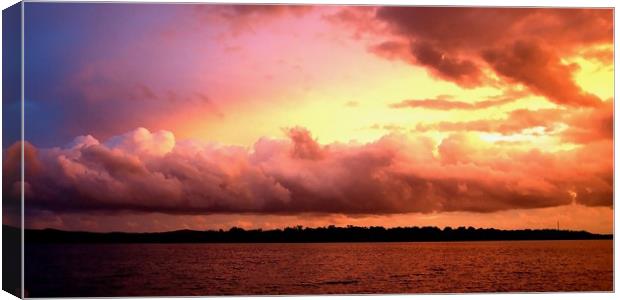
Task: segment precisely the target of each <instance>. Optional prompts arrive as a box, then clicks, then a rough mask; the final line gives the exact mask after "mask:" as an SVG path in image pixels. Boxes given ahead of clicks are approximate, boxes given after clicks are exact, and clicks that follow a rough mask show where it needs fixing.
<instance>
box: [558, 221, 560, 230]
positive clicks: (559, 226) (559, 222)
mask: <svg viewBox="0 0 620 300" xmlns="http://www.w3.org/2000/svg"><path fill="white" fill-rule="evenodd" d="M558 231H560V220H558Z"/></svg>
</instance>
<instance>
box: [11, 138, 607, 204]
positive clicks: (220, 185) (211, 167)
mask: <svg viewBox="0 0 620 300" xmlns="http://www.w3.org/2000/svg"><path fill="white" fill-rule="evenodd" d="M288 135H289V139H288V140H279V139H271V138H262V139H260V140H258V141H257V142H256V143H255V144H254V146H253V147H251V148H250V149H247V148H244V147H237V146H226V145H220V144H200V143H197V142H194V141H175V140H174V137H173V136H172V134H171V133H169V132H165V131H162V132H155V133H151V132H149V131H148V130H146V129H144V128H139V129H136V130H135V131H132V132H129V133H126V134H123V135H120V136H116V137H113V138H111V139H109V140H107V141H105V142H103V143H101V142H99V141H97V140H96V139H95V138H93V137H91V136H81V137H77V138H76V139H75V140H74V141H73V142H72V143H69V144H68V145H66V146H64V147H61V148H49V149H36V148H35V147H33V146H32V145H30V144H26V145H25V149H24V151H25V156H26V159H27V161H26V166H27V172H26V173H27V176H26V185H27V186H28V189H27V190H26V198H27V199H28V201H27V202H26V206H27V209H29V210H35V211H36V210H42V211H45V210H47V211H56V212H83V211H91V212H95V211H99V212H108V213H110V212H112V213H114V212H122V211H133V212H161V213H167V214H212V213H257V214H296V213H341V214H349V215H355V214H394V213H408V212H422V213H430V212H446V211H470V212H492V211H501V210H506V209H512V208H542V207H552V206H558V205H564V204H570V203H572V202H577V203H581V204H584V205H589V206H610V205H611V204H612V177H613V176H612V172H613V168H612V165H611V162H610V159H611V152H610V151H611V150H610V149H611V147H609V142H607V143H594V144H592V145H589V146H587V147H583V148H579V149H576V150H572V151H566V152H559V153H545V152H541V151H539V150H530V151H525V152H524V151H521V152H519V151H516V150H505V149H502V148H499V147H496V146H493V145H491V144H485V143H483V142H481V141H480V140H478V139H477V138H476V137H475V136H472V135H464V134H455V135H452V136H449V137H448V138H446V139H444V140H443V141H442V142H441V143H440V144H435V143H434V142H433V141H432V140H430V139H427V138H424V137H417V138H407V137H405V136H402V135H388V136H385V137H383V138H381V139H380V140H377V141H375V142H373V143H368V144H342V143H335V144H330V145H319V144H318V143H317V142H316V141H315V140H314V139H313V138H312V137H311V135H310V133H309V132H308V131H307V130H305V129H302V128H293V129H289V131H288ZM18 149H19V144H15V145H14V146H13V147H12V148H11V149H9V150H8V152H9V154H10V153H13V152H15V151H18ZM435 150H437V151H436V152H437V153H434V152H435ZM608 152H609V153H608ZM9 157H12V156H10V155H9ZM9 165H10V162H9ZM575 172H577V173H579V174H578V175H579V176H576V175H575ZM8 178H13V177H10V176H9V177H8ZM10 186H11V184H9V185H6V184H5V188H10Z"/></svg>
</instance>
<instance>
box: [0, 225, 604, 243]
mask: <svg viewBox="0 0 620 300" xmlns="http://www.w3.org/2000/svg"><path fill="white" fill-rule="evenodd" d="M19 233H20V232H19V229H18V228H15V227H10V226H7V225H3V234H4V235H5V237H8V236H10V235H18V234H19ZM24 237H25V241H26V243H27V244H55V243H67V244H72V243H75V244H77V243H79V244H124V243H351V242H365V243H373V242H463V241H528V240H612V239H613V234H594V233H590V232H587V231H569V230H555V229H523V230H499V229H493V228H485V229H483V228H477V229H476V228H473V227H467V228H466V227H458V228H454V229H452V228H449V227H446V228H444V229H440V228H437V227H396V228H388V229H386V228H383V227H355V226H347V227H335V226H329V227H318V228H302V227H293V228H291V227H289V228H285V229H273V230H260V229H254V230H244V229H241V228H234V227H233V228H231V229H229V230H226V231H224V230H207V231H195V230H178V231H169V232H155V233H127V232H109V233H98V232H75V231H62V230H56V229H26V230H25V231H24Z"/></svg>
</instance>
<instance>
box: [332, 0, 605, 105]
mask: <svg viewBox="0 0 620 300" xmlns="http://www.w3.org/2000/svg"><path fill="white" fill-rule="evenodd" d="M351 10H353V8H350V9H348V10H347V11H348V15H354V16H357V17H356V18H344V17H342V13H340V14H336V15H335V16H340V18H335V17H334V18H335V19H338V20H339V21H340V22H342V23H353V24H357V25H354V27H355V28H357V30H358V31H363V30H364V29H367V30H366V32H367V33H368V34H374V35H376V36H381V37H382V39H383V41H382V42H380V43H378V44H376V45H374V46H371V47H370V48H369V50H370V51H371V52H373V53H376V54H378V55H379V56H382V57H385V58H388V59H396V58H400V59H402V60H404V61H406V62H409V63H412V64H416V65H420V66H422V67H425V68H426V69H427V70H428V71H429V73H430V74H431V75H433V76H435V77H437V78H440V79H443V80H447V81H452V82H454V83H456V84H458V85H460V86H462V87H465V88H472V87H478V86H482V85H488V84H492V85H497V84H500V85H504V86H507V85H511V84H514V83H518V84H523V85H525V86H526V87H528V88H529V89H530V90H531V91H532V92H534V93H536V94H539V95H543V96H545V97H547V99H549V100H550V101H552V102H554V103H558V104H565V105H572V106H582V105H585V106H593V105H598V104H600V99H598V98H597V97H596V96H594V95H592V94H588V93H586V92H584V91H582V90H581V88H580V87H578V86H577V85H576V84H575V82H574V80H573V78H572V74H573V72H574V68H575V67H574V66H572V65H568V64H565V63H563V62H562V58H563V57H565V56H569V55H574V54H577V53H579V52H580V51H581V50H582V49H583V48H584V47H587V46H595V45H611V43H612V42H613V12H612V10H609V9H561V8H560V9H555V8H554V9H547V8H519V9H514V8H510V9H508V8H465V7H392V6H386V7H376V8H374V10H373V12H374V14H372V13H368V12H367V11H368V8H364V10H363V11H364V12H366V13H364V14H354V13H352V12H351ZM362 24H363V25H362ZM369 27H370V29H369ZM390 35H391V36H392V38H391V39H385V36H390ZM586 56H588V55H586ZM608 56H609V55H608V53H607V54H605V53H602V54H598V53H591V54H589V57H595V58H596V59H598V60H600V59H605V57H608ZM485 71H491V73H492V75H495V76H497V77H499V78H500V82H495V81H496V79H494V78H491V77H489V76H487V75H488V74H486V73H485Z"/></svg>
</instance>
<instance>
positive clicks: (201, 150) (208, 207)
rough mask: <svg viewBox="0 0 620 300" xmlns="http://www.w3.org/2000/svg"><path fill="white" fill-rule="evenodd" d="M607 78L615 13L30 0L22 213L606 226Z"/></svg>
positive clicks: (280, 222) (609, 200)
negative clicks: (42, 0) (45, 0)
mask: <svg viewBox="0 0 620 300" xmlns="http://www.w3.org/2000/svg"><path fill="white" fill-rule="evenodd" d="M613 75H614V65H613V11H612V10H611V9H530V8H528V9H524V8H521V9H519V8H504V9H499V8H455V7H453V8H439V7H435V8H422V7H396V6H390V7H373V6H357V7H356V6H284V5H272V6H269V5H263V6H244V5H238V6H231V5H188V4H159V5H156V4H111V3H107V4H92V3H91V4H70V3H55V4H54V3H26V4H25V80H26V84H25V104H24V106H25V109H26V110H25V115H26V121H25V135H26V140H27V143H26V144H25V149H24V151H25V157H26V184H25V191H26V193H25V197H26V212H25V214H26V220H25V222H26V226H27V227H30V228H45V227H53V228H60V229H69V230H89V231H90V230H92V231H113V230H114V231H119V230H120V231H164V230H175V229H182V228H191V229H205V228H229V227H231V226H241V227H245V228H274V227H284V226H294V225H303V226H312V227H314V226H325V225H330V224H335V225H348V224H353V225H362V226H371V225H381V226H385V227H395V226H422V225H424V226H426V225H431V226H439V227H444V226H453V227H454V226H474V227H495V228H506V229H512V228H555V226H556V222H557V221H559V222H560V227H561V228H563V229H579V230H582V229H583V230H588V231H592V232H604V233H609V232H612V230H613V207H612V205H613V196H612V195H613V95H614V87H613ZM18 104H19V103H17V104H16V105H14V106H8V107H7V106H6V105H5V107H4V109H5V110H8V111H9V112H11V111H15V112H16V113H18V112H19V105H18ZM18 139H19V137H18V136H5V137H4V141H3V142H4V143H3V144H4V146H3V148H4V149H3V150H4V152H5V153H4V155H5V164H4V165H5V168H4V169H5V170H4V172H5V182H4V186H5V189H11V188H12V187H14V182H15V180H16V178H19V177H18V176H17V175H15V172H14V171H11V166H14V165H15V164H11V161H10V160H11V159H12V158H13V159H14V158H18V157H19V155H18V154H19V151H20V145H19V143H16V142H17V141H18ZM10 145H13V146H10ZM7 162H8V163H7ZM7 174H8V175H7ZM6 178H8V179H6ZM7 180H8V181H7ZM11 180H13V181H11ZM7 183H8V184H7Z"/></svg>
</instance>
